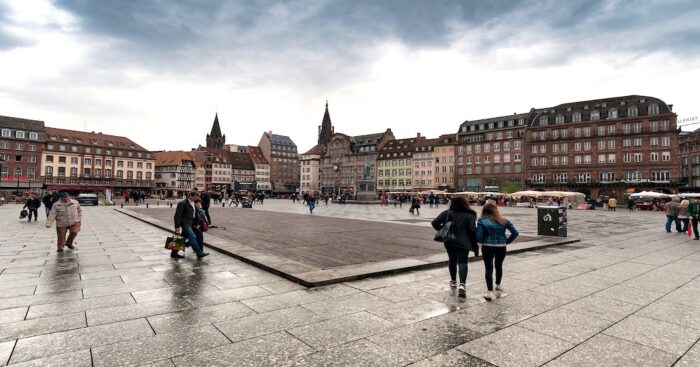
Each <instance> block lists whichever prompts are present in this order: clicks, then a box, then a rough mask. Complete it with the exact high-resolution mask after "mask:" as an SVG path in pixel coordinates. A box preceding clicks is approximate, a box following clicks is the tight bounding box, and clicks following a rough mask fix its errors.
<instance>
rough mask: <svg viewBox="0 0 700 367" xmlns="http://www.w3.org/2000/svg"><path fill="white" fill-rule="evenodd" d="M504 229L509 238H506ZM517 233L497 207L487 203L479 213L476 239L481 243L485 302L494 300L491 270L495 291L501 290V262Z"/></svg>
mask: <svg viewBox="0 0 700 367" xmlns="http://www.w3.org/2000/svg"><path fill="white" fill-rule="evenodd" d="M506 229H507V230H508V231H509V232H510V236H508V238H506ZM518 234H519V233H518V231H517V230H516V229H515V226H513V223H511V222H510V221H509V220H508V219H506V218H505V217H504V216H502V215H501V213H500V212H499V211H498V207H497V206H496V205H495V204H493V203H487V204H486V205H484V208H483V209H482V211H481V218H479V221H478V222H477V223H476V239H477V240H478V241H479V242H481V244H482V245H483V246H481V252H482V255H483V259H484V265H485V266H486V287H487V288H488V292H487V293H486V295H485V296H484V298H485V299H486V300H487V301H491V300H492V299H494V298H495V296H494V294H493V269H494V266H495V268H496V290H497V291H500V290H501V279H502V278H503V260H505V258H506V245H507V244H510V243H511V242H513V241H514V240H515V239H516V238H517V237H518Z"/></svg>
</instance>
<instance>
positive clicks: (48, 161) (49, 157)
mask: <svg viewBox="0 0 700 367" xmlns="http://www.w3.org/2000/svg"><path fill="white" fill-rule="evenodd" d="M46 163H53V156H52V155H47V156H46Z"/></svg>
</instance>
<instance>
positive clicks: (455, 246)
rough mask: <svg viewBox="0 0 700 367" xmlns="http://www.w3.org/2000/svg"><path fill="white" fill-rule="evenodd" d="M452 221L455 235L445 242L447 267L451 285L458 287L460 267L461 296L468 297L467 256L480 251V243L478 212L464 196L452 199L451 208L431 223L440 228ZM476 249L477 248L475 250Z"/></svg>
mask: <svg viewBox="0 0 700 367" xmlns="http://www.w3.org/2000/svg"><path fill="white" fill-rule="evenodd" d="M448 221H451V222H452V231H453V232H452V233H453V234H454V236H455V239H454V240H453V241H448V242H445V250H446V251H447V258H448V261H447V269H448V270H449V272H450V287H451V288H455V287H457V268H459V288H458V292H459V296H460V297H466V285H465V284H466V283H467V272H468V269H469V268H468V266H467V258H468V257H469V251H470V250H472V251H475V254H477V253H478V252H479V245H478V244H477V243H476V236H475V233H474V231H475V229H476V212H475V211H474V210H472V209H471V208H470V207H469V203H467V200H466V199H464V198H463V197H456V198H454V199H453V200H452V203H451V205H450V208H449V209H448V210H445V211H443V212H442V213H440V215H438V216H437V217H436V218H435V219H433V221H432V223H431V225H432V226H433V228H435V230H440V229H441V228H442V227H443V226H444V225H445V223H447V222H448ZM474 249H476V250H474Z"/></svg>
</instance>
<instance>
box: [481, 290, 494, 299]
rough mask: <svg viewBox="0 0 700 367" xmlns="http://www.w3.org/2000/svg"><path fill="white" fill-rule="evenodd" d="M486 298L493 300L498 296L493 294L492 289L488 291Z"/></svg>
mask: <svg viewBox="0 0 700 367" xmlns="http://www.w3.org/2000/svg"><path fill="white" fill-rule="evenodd" d="M484 298H485V299H486V300H487V301H492V300H494V299H496V296H495V295H494V294H493V292H492V291H488V292H487V293H486V295H485V296H484Z"/></svg>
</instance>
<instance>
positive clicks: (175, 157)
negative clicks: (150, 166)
mask: <svg viewBox="0 0 700 367" xmlns="http://www.w3.org/2000/svg"><path fill="white" fill-rule="evenodd" d="M153 158H154V159H155V160H156V162H155V164H156V166H179V165H180V164H182V161H194V159H193V158H192V156H191V155H190V154H189V152H183V151H173V152H155V153H153Z"/></svg>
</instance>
